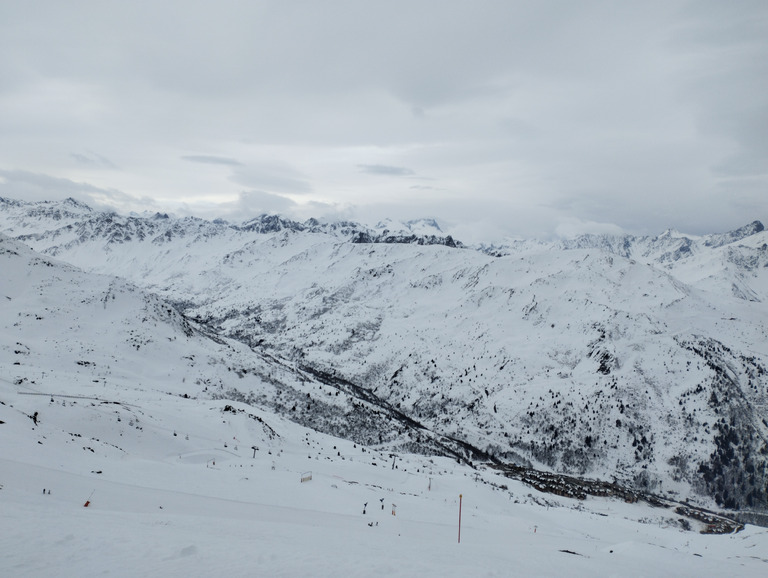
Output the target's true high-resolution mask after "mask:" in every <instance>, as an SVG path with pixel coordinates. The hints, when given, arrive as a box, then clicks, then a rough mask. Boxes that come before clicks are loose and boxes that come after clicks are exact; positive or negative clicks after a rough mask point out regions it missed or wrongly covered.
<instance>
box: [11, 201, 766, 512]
mask: <svg viewBox="0 0 768 578" xmlns="http://www.w3.org/2000/svg"><path fill="white" fill-rule="evenodd" d="M0 206H1V207H2V209H3V210H2V211H0V218H1V219H2V220H0V222H2V223H5V224H4V225H3V227H4V230H5V231H6V232H7V233H11V234H16V236H17V237H18V238H20V239H21V240H23V241H24V242H26V243H28V244H30V245H31V246H33V247H34V248H35V249H37V250H40V251H43V252H44V253H46V254H50V255H56V256H57V257H59V258H61V259H65V260H67V261H68V262H72V263H75V264H77V265H79V266H82V267H86V268H88V269H89V270H92V271H96V272H100V273H107V274H112V275H121V276H124V277H126V278H128V279H130V280H131V281H132V282H134V283H137V284H139V285H141V286H143V287H145V288H147V289H149V290H151V291H153V292H155V293H157V294H158V295H160V296H162V297H163V298H165V299H167V300H169V301H170V302H172V303H174V304H175V306H176V307H178V308H179V309H180V310H181V311H183V312H184V314H185V315H186V316H188V317H189V318H191V319H194V320H195V321H196V322H197V323H198V324H199V326H200V327H203V328H205V330H206V331H208V332H211V333H215V334H218V335H220V336H222V337H228V338H231V339H235V340H238V341H240V342H242V343H245V344H247V345H248V346H250V347H251V348H254V349H255V350H256V351H258V352H261V354H262V355H263V356H264V355H267V356H269V357H270V358H271V359H273V360H275V361H276V362H278V363H279V364H282V365H283V366H284V367H287V368H291V369H290V371H291V372H300V373H301V374H302V375H304V376H305V377H306V376H309V377H311V376H315V377H317V376H324V379H326V381H327V380H334V387H335V388H336V390H337V391H338V390H339V389H338V388H339V387H341V386H340V384H347V385H346V386H345V387H347V390H346V391H347V393H348V394H349V395H351V396H355V397H357V399H361V395H360V392H370V394H371V395H372V396H373V397H374V398H375V399H377V400H379V402H380V403H381V405H380V406H378V409H377V410H376V412H383V413H384V414H386V415H388V416H389V418H392V416H394V415H400V416H402V419H401V418H398V419H399V420H400V421H399V422H398V423H399V424H400V425H398V426H397V428H396V429H394V430H392V429H391V428H390V430H389V432H390V433H387V429H386V428H383V429H382V428H380V427H378V426H376V427H373V426H368V425H366V426H365V427H363V426H362V425H359V424H357V423H356V422H350V420H345V419H341V418H338V419H337V418H332V419H325V418H317V417H315V416H318V415H320V416H322V415H323V414H324V412H318V411H315V410H314V409H313V408H312V407H309V408H307V407H306V406H303V405H302V404H295V403H294V401H295V400H294V398H293V397H292V396H288V395H286V396H284V397H283V398H281V397H280V396H279V395H275V394H274V392H265V393H259V390H258V389H256V390H254V389H253V385H250V384H247V383H243V384H238V383H235V384H234V385H228V388H227V389H226V392H225V394H224V396H228V397H229V398H230V399H238V400H241V401H247V402H248V403H253V404H262V405H266V406H267V407H271V408H273V409H274V410H275V411H278V412H281V413H285V414H286V415H289V414H290V413H293V412H294V411H302V409H303V410H304V412H305V415H304V416H303V417H300V418H299V419H297V421H299V422H300V423H304V424H305V425H310V426H311V427H314V428H316V429H320V430H321V431H327V432H329V433H334V434H336V435H342V436H344V437H349V438H352V439H355V438H354V436H355V435H357V436H373V437H372V438H371V437H367V438H357V439H366V440H367V442H377V443H379V442H380V443H381V444H383V446H386V447H389V448H393V449H396V448H400V449H403V448H404V447H406V446H405V445H404V444H408V443H411V442H413V443H415V444H416V445H415V446H414V447H413V448H412V449H414V450H416V451H435V449H434V448H435V447H436V446H434V445H431V444H433V441H429V442H428V443H427V441H426V440H424V439H422V440H419V439H418V438H417V439H415V440H414V438H413V437H407V436H408V434H407V433H406V432H407V431H411V436H413V435H416V434H417V433H418V432H421V435H424V433H423V432H425V431H427V432H432V434H433V435H434V436H437V437H436V438H430V439H434V440H438V441H440V440H443V441H444V440H446V439H455V440H458V442H461V443H464V444H468V445H469V447H472V448H476V449H477V450H479V451H481V452H487V453H489V454H491V455H493V456H495V457H496V458H498V459H500V460H508V461H512V462H515V463H526V464H532V465H536V466H538V467H540V468H547V469H551V470H553V471H561V472H567V473H573V474H579V475H587V476H592V477H596V478H600V479H605V480H614V479H615V480H617V481H619V482H621V483H623V484H626V485H629V486H631V487H634V488H637V489H640V490H644V491H652V492H656V493H660V494H663V495H667V496H669V497H675V498H678V499H681V498H682V499H688V500H692V501H694V502H696V503H699V504H701V505H704V506H711V507H714V506H720V507H727V508H735V509H748V510H753V509H755V510H762V511H765V510H766V509H767V506H766V504H768V502H767V497H766V483H767V482H768V480H766V478H765V476H766V467H765V463H766V462H765V460H766V457H765V456H766V453H765V451H766V450H765V448H766V439H767V437H766V426H765V423H764V422H763V417H762V416H764V415H765V410H766V407H767V406H768V402H767V401H766V400H767V396H768V378H767V377H766V369H765V368H766V366H767V365H768V350H766V342H767V340H766V327H768V312H767V311H766V308H765V305H764V304H765V303H766V296H768V277H766V272H768V268H766V267H765V264H766V243H765V241H766V237H765V235H766V232H765V231H764V230H762V226H761V225H760V224H759V223H753V224H752V225H750V226H748V227H746V228H743V229H742V230H740V232H734V233H733V234H727V235H720V236H705V237H700V238H693V237H686V236H685V235H680V234H672V233H671V232H668V233H665V234H663V235H660V236H658V237H655V238H635V237H611V236H585V237H580V238H579V239H576V240H574V241H572V242H563V243H561V244H552V243H535V242H526V243H523V244H520V245H518V246H510V247H508V248H507V249H506V256H503V255H504V252H503V251H500V250H499V248H496V252H495V253H494V255H502V256H491V255H489V254H485V253H483V252H480V251H475V250H471V249H461V250H457V249H455V248H451V247H450V244H449V243H447V242H443V243H436V244H435V243H428V242H425V243H424V244H419V243H418V241H415V242H414V241H413V240H412V239H411V240H409V241H408V242H406V243H400V242H397V241H391V242H387V243H381V242H375V240H376V239H378V240H382V239H386V236H384V237H382V235H383V234H384V233H383V231H381V232H376V233H375V235H376V236H377V237H376V239H373V238H372V239H367V240H366V239H362V238H359V237H358V235H359V234H361V229H360V228H358V227H357V226H355V225H354V224H349V223H336V224H329V223H326V224H323V225H320V224H319V223H316V222H312V221H308V222H307V223H306V224H302V225H301V226H294V225H291V224H290V223H289V222H288V221H284V220H282V219H280V218H279V217H270V218H259V219H256V220H253V221H248V222H246V224H244V225H242V226H237V227H235V226H230V225H229V224H226V223H222V222H208V221H204V220H200V219H174V218H172V217H169V218H167V219H166V218H161V219H160V218H143V219H142V218H134V217H129V218H124V217H117V216H115V215H104V214H96V215H91V216H88V217H86V218H84V219H83V220H81V221H78V222H76V223H69V224H67V225H65V226H64V227H60V226H58V225H59V224H58V223H57V222H55V220H53V219H51V220H49V221H48V222H47V223H46V222H44V221H40V220H35V221H32V220H31V219H30V217H29V216H28V213H29V211H31V210H32V209H35V208H36V205H35V204H23V203H12V202H8V201H6V202H5V203H1V204H0ZM50 208H51V207H48V209H50ZM33 223H34V226H32V224H33ZM22 225H23V226H22ZM385 229H386V227H385ZM22 231H23V232H22ZM366 234H370V233H366ZM354 241H357V242H354ZM230 365H232V364H230ZM243 367H244V368H245V369H248V371H247V372H246V375H251V374H252V372H251V371H250V369H249V368H248V366H247V364H246V365H245V366H243ZM286 371H288V370H286ZM286 379H287V378H286ZM326 386H328V383H326ZM354 388H357V390H356V392H355V391H353V389H354ZM220 389H221V388H220ZM217 395H221V392H220V391H219V392H218V393H217ZM334 397H335V395H334ZM369 403H370V402H369ZM294 405H296V409H295V410H294V409H293V408H294ZM292 418H293V419H296V416H293V417H292ZM408 420H412V422H413V423H414V424H418V425H419V426H421V427H420V428H418V432H417V430H408V428H405V426H404V424H406V423H407V422H408ZM374 421H376V420H374ZM352 423H354V424H355V425H349V426H345V425H343V424H352ZM366 423H368V418H365V419H361V421H360V424H366ZM383 423H388V422H386V420H385V421H384V422H383ZM322 424H325V425H322ZM329 424H336V425H329ZM329 427H330V428H337V429H327V428H329ZM324 428H326V429H324ZM398 428H399V430H400V431H399V433H396V434H392V432H393V431H394V432H397V431H398ZM404 428H405V429H404ZM379 435H381V439H380V440H379V437H378V436H379ZM402 436H406V437H405V438H404V437H402ZM443 441H440V443H443ZM434 443H437V442H434ZM420 444H421V447H417V446H419V445H420ZM425 444H426V445H425ZM430 448H431V449H430ZM443 451H444V450H443ZM451 451H458V452H459V453H461V452H460V449H459V446H453V447H452V448H451ZM465 457H468V456H466V455H465Z"/></svg>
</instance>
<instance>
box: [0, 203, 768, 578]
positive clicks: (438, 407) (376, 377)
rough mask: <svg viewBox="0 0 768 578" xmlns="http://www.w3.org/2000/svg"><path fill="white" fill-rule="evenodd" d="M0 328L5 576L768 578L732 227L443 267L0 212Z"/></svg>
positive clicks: (23, 211)
mask: <svg viewBox="0 0 768 578" xmlns="http://www.w3.org/2000/svg"><path fill="white" fill-rule="evenodd" d="M0 332H1V334H2V339H0V440H2V443H1V444H0V504H1V505H0V522H2V531H1V532H0V575H2V576H95V575H112V576H137V575H147V576H218V575H230V576H736V575H738V576H765V575H766V574H767V573H768V530H767V529H766V528H765V526H766V525H768V466H767V462H768V232H766V231H765V230H764V227H763V225H762V224H761V223H760V222H758V221H755V222H754V223H751V224H748V225H746V226H744V227H742V228H741V229H738V230H735V231H731V232H727V233H721V234H711V235H705V236H692V235H685V234H682V233H679V232H676V231H667V232H665V233H663V234H661V235H658V236H655V237H638V236H630V235H625V236H605V235H586V236H582V237H578V238H575V239H570V240H561V241H551V242H543V241H519V240H514V241H512V240H510V241H508V242H505V243H502V244H496V245H492V246H491V245H479V246H465V245H463V244H462V243H461V242H460V240H458V239H453V238H451V237H450V236H448V235H445V234H444V233H443V231H441V230H440V227H439V226H438V224H437V223H436V222H434V221H431V220H421V221H416V222H409V223H405V224H397V223H392V222H386V223H381V224H380V225H378V226H377V227H366V226H363V225H360V224H357V223H352V222H319V221H316V220H310V221H306V222H303V223H297V222H293V221H290V220H287V219H283V218H280V217H277V216H261V217H257V218H254V219H250V220H247V221H244V222H241V223H230V222H226V221H222V220H216V221H207V220H203V219H197V218H175V217H173V216H169V215H165V214H154V215H130V216H122V215H118V214H115V213H107V212H100V211H96V210H93V209H91V208H90V207H88V206H86V205H84V204H82V203H80V202H78V201H75V200H73V199H67V200H65V201H50V202H25V201H17V200H12V199H3V198H0ZM460 512H461V514H460ZM460 515H461V518H460ZM460 520H461V526H459V521H460Z"/></svg>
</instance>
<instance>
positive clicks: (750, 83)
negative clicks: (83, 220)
mask: <svg viewBox="0 0 768 578" xmlns="http://www.w3.org/2000/svg"><path fill="white" fill-rule="evenodd" d="M0 79H2V80H0V112H1V113H2V114H0V169H3V170H4V171H5V172H4V173H3V174H4V175H5V177H4V178H5V183H4V185H3V186H2V188H1V189H0V190H2V191H3V194H5V195H7V196H16V197H21V198H23V197H24V196H25V195H30V194H32V193H31V192H30V191H31V189H30V188H29V187H30V185H29V182H28V181H30V178H26V181H27V184H26V185H22V184H20V183H21V181H24V180H25V179H24V178H21V175H36V177H35V179H36V183H37V185H38V186H42V181H43V178H44V177H45V176H47V177H50V180H49V181H48V183H49V185H50V187H51V188H50V190H46V194H47V198H53V197H55V196H57V195H60V194H61V195H63V194H64V193H63V191H64V190H70V189H71V188H72V187H71V185H64V184H62V183H65V182H67V183H84V184H83V185H80V186H79V189H80V192H81V196H84V197H85V199H86V200H87V199H88V198H98V199H99V200H100V201H105V200H109V199H110V198H111V199H112V200H111V202H114V203H115V207H116V208H117V209H119V210H143V209H144V208H145V207H144V205H145V204H147V203H148V202H149V203H151V204H152V205H153V206H152V207H151V209H156V208H159V209H164V210H169V211H176V212H179V211H182V212H189V213H196V214H202V215H204V216H206V215H208V216H220V215H221V214H222V213H226V212H227V211H228V210H229V209H228V208H232V207H238V210H242V209H243V208H247V210H249V211H254V212H259V211H281V212H287V213H288V214H293V213H295V214H296V215H298V214H302V215H303V214H307V213H308V212H311V211H315V212H321V213H322V212H326V213H330V214H338V213H343V214H345V215H347V216H353V217H354V216H356V215H358V216H360V217H364V216H370V217H371V218H374V219H375V218H383V217H386V216H390V217H395V218H414V217H420V216H434V217H437V218H440V219H442V220H443V221H444V222H446V223H449V224H450V223H455V224H457V226H458V224H459V223H460V224H461V226H462V227H463V228H467V227H469V228H472V227H473V226H475V227H477V228H479V229H481V230H486V231H487V230H493V231H498V232H499V234H506V235H551V234H561V233H563V232H564V231H567V232H569V233H571V232H574V231H576V232H578V231H579V230H580V229H584V230H591V229H595V228H598V229H599V228H603V229H606V228H607V229H610V230H613V228H621V229H624V230H627V231H633V232H659V231H660V230H662V229H664V228H667V227H677V228H679V229H681V230H686V231H689V232H692V233H699V232H709V231H718V230H724V229H727V228H730V227H733V226H738V225H741V224H744V223H745V222H747V221H750V220H752V219H754V218H768V215H766V213H767V212H768V211H766V207H767V206H768V203H766V201H765V191H766V185H767V184H768V139H766V138H765V135H766V134H768V5H766V4H765V3H764V2H762V1H760V0H757V1H754V2H748V1H744V2H738V3H724V2H720V1H715V0H712V1H701V2H698V1H697V2H688V1H685V2H683V1H666V2H653V1H651V2H642V3H629V2H627V3H605V2H598V1H594V2H592V1H587V2H570V1H565V0H563V1H542V2H539V1H537V2H532V1H531V2H519V1H509V0H499V1H493V0H484V1H483V2H469V1H463V0H462V1H459V0H442V1H436V0H435V1H424V0H409V1H400V0H390V1H387V2H379V1H374V2H353V1H351V0H350V1H339V0H329V1H328V2H322V3H319V2H274V1H259V0H252V1H248V2H244V1H243V2H239V1H223V2H215V3H214V2H201V3H189V2H183V1H181V0H178V1H168V2H162V3H149V2H141V1H138V2H132V3H117V4H115V3H99V2H92V1H86V0H82V1H73V2H66V3H62V2H55V1H41V2H35V3H5V4H4V6H3V7H2V8H0ZM33 180H34V179H33ZM14 183H17V184H18V187H17V188H14ZM57 183H58V185H57ZM89 187H90V188H89ZM91 189H92V190H91ZM89 191H90V192H89ZM94 191H101V192H100V193H99V195H100V196H97V195H96V193H95V192H94ZM104 191H107V192H108V194H107V195H106V196H105V194H104ZM89 195H90V196H89ZM110 195H111V197H110ZM318 216H321V215H318Z"/></svg>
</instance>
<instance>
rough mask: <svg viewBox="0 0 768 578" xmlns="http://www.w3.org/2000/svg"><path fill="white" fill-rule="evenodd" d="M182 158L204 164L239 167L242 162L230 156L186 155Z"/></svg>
mask: <svg viewBox="0 0 768 578" xmlns="http://www.w3.org/2000/svg"><path fill="white" fill-rule="evenodd" d="M181 158H182V160H185V161H189V162H191V163H201V164H204V165H224V166H229V167H239V166H241V165H242V163H241V162H239V161H237V160H235V159H231V158H229V157H217V156H214V155H184V156H182V157H181Z"/></svg>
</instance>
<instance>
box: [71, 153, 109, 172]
mask: <svg viewBox="0 0 768 578" xmlns="http://www.w3.org/2000/svg"><path fill="white" fill-rule="evenodd" d="M69 156H70V157H72V158H73V159H75V160H76V161H77V162H78V163H80V164H83V165H88V166H92V167H99V166H101V167H104V168H109V169H115V168H117V167H116V166H115V163H113V162H112V161H110V160H109V159H108V158H107V157H105V156H102V155H100V154H98V153H95V152H92V151H87V152H85V153H70V154H69Z"/></svg>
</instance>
